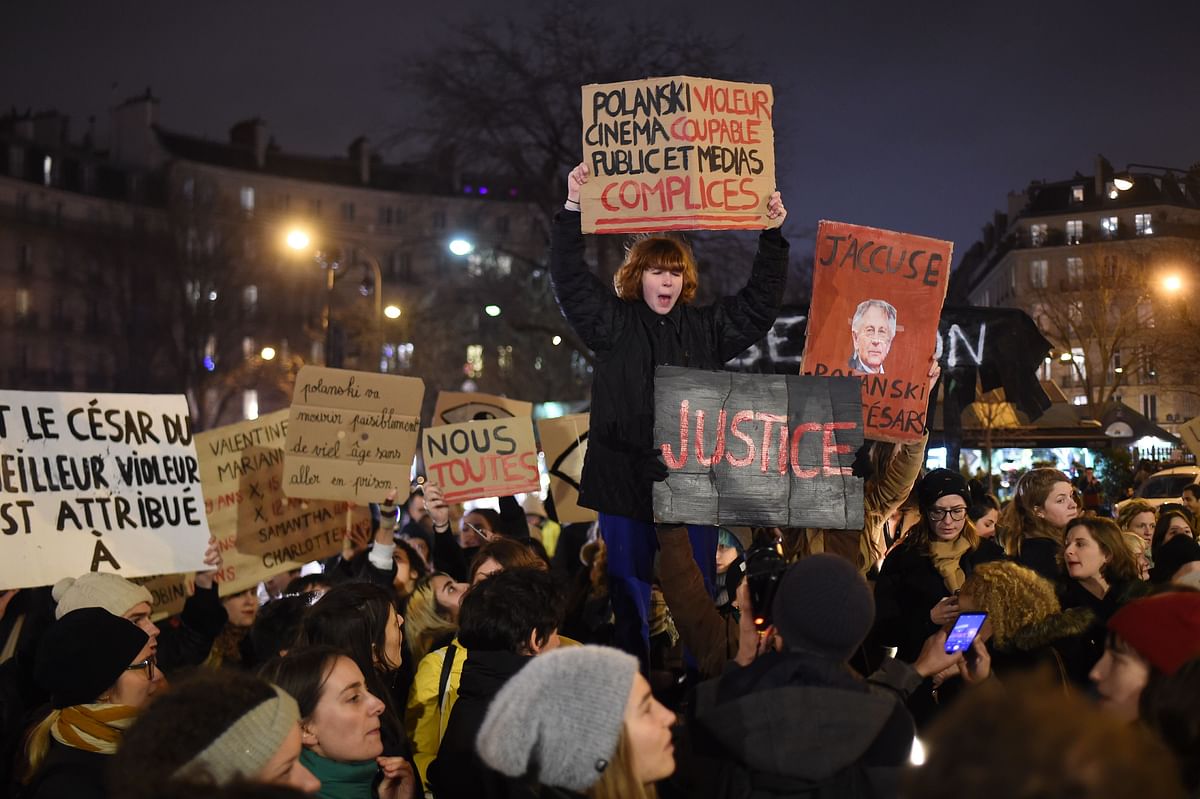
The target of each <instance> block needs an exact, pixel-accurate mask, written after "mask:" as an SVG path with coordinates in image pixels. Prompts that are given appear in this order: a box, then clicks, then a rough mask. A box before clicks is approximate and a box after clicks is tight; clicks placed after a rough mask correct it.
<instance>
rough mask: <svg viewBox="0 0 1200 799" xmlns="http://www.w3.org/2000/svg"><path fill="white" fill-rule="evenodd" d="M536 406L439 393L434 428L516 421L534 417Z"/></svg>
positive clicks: (484, 396) (467, 394)
mask: <svg viewBox="0 0 1200 799" xmlns="http://www.w3.org/2000/svg"><path fill="white" fill-rule="evenodd" d="M532 415H533V403H531V402H522V401H521V400H513V399H508V398H507V397H497V396H493V395H492V394H479V393H471V392H463V391H439V392H438V398H437V404H436V405H435V406H434V408H433V422H432V423H431V424H430V426H431V427H436V426H438V425H443V424H459V423H460V422H478V421H483V420H485V419H512V418H514V417H517V416H532Z"/></svg>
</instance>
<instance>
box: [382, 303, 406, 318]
mask: <svg viewBox="0 0 1200 799" xmlns="http://www.w3.org/2000/svg"><path fill="white" fill-rule="evenodd" d="M401 313H402V312H401V310H400V306H399V305H389V306H388V307H386V308H384V309H383V315H384V316H386V317H387V318H388V319H399V318H400V314H401Z"/></svg>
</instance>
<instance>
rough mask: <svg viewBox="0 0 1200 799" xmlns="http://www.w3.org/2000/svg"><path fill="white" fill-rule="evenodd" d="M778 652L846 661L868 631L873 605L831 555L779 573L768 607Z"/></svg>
mask: <svg viewBox="0 0 1200 799" xmlns="http://www.w3.org/2000/svg"><path fill="white" fill-rule="evenodd" d="M773 611H774V615H775V628H776V629H777V630H779V634H780V635H782V636H783V643H784V646H785V647H786V648H787V649H789V650H800V651H803V652H811V653H813V654H817V655H821V656H824V657H828V658H832V659H834V660H839V661H843V660H848V659H849V658H850V656H851V655H853V654H854V650H856V649H858V645H859V644H861V643H862V642H863V639H864V638H866V637H867V633H868V632H870V631H871V625H872V624H873V623H874V622H875V600H874V598H873V597H872V596H871V589H870V588H868V587H867V581H866V580H864V579H863V577H862V575H861V574H859V573H858V569H856V568H854V566H853V565H852V564H851V563H850V561H848V560H846V559H844V558H840V557H838V556H837V555H829V554H820V555H813V556H811V557H807V558H804V559H803V560H801V561H800V562H799V563H796V564H793V565H792V566H791V567H789V568H788V570H787V571H786V572H784V575H783V580H782V581H781V582H780V583H779V590H778V591H776V593H775V604H774V606H773Z"/></svg>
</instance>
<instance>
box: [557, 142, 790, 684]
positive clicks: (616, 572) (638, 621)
mask: <svg viewBox="0 0 1200 799" xmlns="http://www.w3.org/2000/svg"><path fill="white" fill-rule="evenodd" d="M587 180H588V167H587V165H586V164H579V165H578V166H576V167H575V168H574V169H573V170H571V174H570V175H569V176H568V178H567V201H566V203H565V205H564V210H561V211H559V212H558V214H556V215H555V218H554V229H553V239H552V242H551V248H550V270H551V277H552V278H553V281H554V294H555V296H556V297H557V299H558V304H559V306H560V307H561V308H562V310H563V315H564V316H566V319H567V322H568V324H570V326H571V329H572V330H574V331H575V333H576V335H578V336H579V338H580V339H581V340H582V342H583V344H584V345H585V346H587V347H588V348H589V349H590V350H592V353H593V355H594V361H593V363H594V373H593V375H592V404H591V421H590V429H589V432H588V449H587V455H586V456H585V460H584V464H583V476H582V479H581V481H580V488H579V504H580V505H583V506H584V507H588V508H593V509H595V510H597V511H599V512H600V531H601V535H602V536H603V537H604V540H605V544H606V545H607V548H608V577H609V589H610V594H611V596H612V603H613V613H614V616H615V620H616V624H615V641H614V643H615V644H616V645H617V646H619V647H620V648H622V649H624V650H626V651H628V652H630V653H631V654H634V655H636V656H638V657H639V658H640V659H641V662H642V670H643V671H645V672H647V673H648V668H649V628H648V624H647V619H648V618H649V610H650V582H651V580H652V578H653V570H654V551H655V549H656V547H657V542H658V539H657V537H656V536H655V532H654V524H653V514H652V512H651V501H650V494H651V490H650V488H651V485H652V484H653V483H654V482H656V481H660V480H664V479H666V476H667V469H666V466H665V465H664V464H663V462H662V461H661V460H660V458H659V454H660V453H659V450H658V448H657V447H654V446H653V432H654V369H655V367H657V366H686V367H691V368H695V369H721V368H723V367H724V365H725V363H726V362H727V361H729V360H730V359H731V358H734V357H735V356H737V355H739V354H740V353H741V352H742V351H744V350H745V349H746V348H747V347H749V346H751V345H752V344H754V343H756V342H758V341H761V340H762V339H763V338H764V337H765V336H766V335H767V332H768V331H769V330H770V329H771V326H772V325H773V324H774V323H775V317H776V316H777V315H778V313H779V307H780V305H781V304H782V302H783V290H784V286H785V285H786V282H787V261H788V243H787V241H786V240H785V239H784V238H783V236H782V235H781V234H780V232H779V228H778V227H773V228H769V229H766V230H764V231H763V232H762V235H761V236H759V240H758V254H757V255H756V256H755V258H754V266H753V270H752V271H751V274H750V279H749V281H748V282H747V283H746V285H745V286H744V287H743V288H742V290H741V291H739V292H738V293H737V294H736V295H734V296H732V297H725V298H723V299H721V300H719V301H717V302H716V303H713V304H711V305H705V306H701V307H696V306H693V305H692V300H693V299H694V297H695V294H696V288H697V277H696V262H695V260H694V258H693V257H692V253H691V250H690V249H689V248H688V246H687V245H686V244H684V243H683V242H682V241H680V240H678V239H676V238H673V237H666V236H651V237H648V238H643V239H641V240H640V241H638V242H636V243H635V244H634V245H633V246H632V247H630V248H629V251H628V256H627V258H626V260H625V263H624V264H623V265H622V266H621V268H620V270H619V271H618V272H617V275H616V278H615V280H614V284H615V289H616V292H615V293H614V292H613V291H610V290H609V289H608V287H606V286H605V285H604V283H602V282H601V281H600V280H599V278H597V277H596V276H595V275H594V274H592V273H591V271H589V270H588V266H587V262H586V261H585V260H584V244H583V234H582V232H581V214H580V205H579V196H580V187H581V186H582V184H584V183H586V182H587ZM786 214H787V212H786V210H784V207H783V200H782V199H781V198H780V196H779V192H775V193H773V194H772V195H771V196H770V198H768V201H767V214H766V215H767V217H769V218H770V219H772V220H782V219H783V217H784V216H786ZM689 533H690V535H691V539H692V550H693V554H694V556H695V558H696V562H697V563H698V564H699V565H700V572H701V574H702V575H704V579H705V584H706V587H707V588H708V589H709V593H710V594H711V593H712V592H713V586H714V583H715V571H716V549H717V528H716V527H701V526H692V527H690V528H689Z"/></svg>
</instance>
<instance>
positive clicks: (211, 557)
mask: <svg viewBox="0 0 1200 799" xmlns="http://www.w3.org/2000/svg"><path fill="white" fill-rule="evenodd" d="M224 562H225V561H224V559H223V558H222V557H221V548H220V547H219V546H217V539H216V538H210V539H208V549H206V550H204V565H205V566H210V567H211V569H210V570H209V571H202V572H196V587H197V588H203V589H205V590H207V589H209V588H212V587H213V581H214V580H215V579H216V577H217V572H219V571H221V566H222V564H224Z"/></svg>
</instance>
